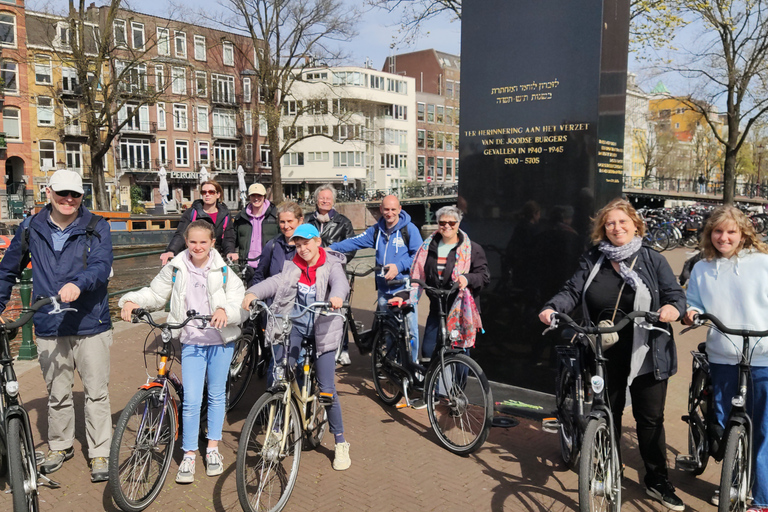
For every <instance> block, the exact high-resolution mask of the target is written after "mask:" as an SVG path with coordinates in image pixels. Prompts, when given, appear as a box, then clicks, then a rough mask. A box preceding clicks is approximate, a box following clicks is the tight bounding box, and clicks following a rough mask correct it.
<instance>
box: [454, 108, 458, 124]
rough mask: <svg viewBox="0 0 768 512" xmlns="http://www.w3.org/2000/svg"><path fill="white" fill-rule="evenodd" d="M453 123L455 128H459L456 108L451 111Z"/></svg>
mask: <svg viewBox="0 0 768 512" xmlns="http://www.w3.org/2000/svg"><path fill="white" fill-rule="evenodd" d="M453 122H454V124H455V125H456V126H459V109H458V107H457V108H455V109H454V110H453Z"/></svg>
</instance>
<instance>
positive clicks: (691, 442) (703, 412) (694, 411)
mask: <svg viewBox="0 0 768 512" xmlns="http://www.w3.org/2000/svg"><path fill="white" fill-rule="evenodd" d="M706 387H707V374H706V372H705V371H704V370H702V369H701V368H697V369H696V370H695V371H694V372H693V376H692V377H691V385H690V387H689V388H688V416H689V419H688V453H689V454H690V455H691V456H693V458H694V460H697V461H698V462H699V464H698V466H697V467H696V468H695V469H694V470H693V471H692V472H691V473H692V474H693V475H695V476H699V475H700V474H702V473H703V472H704V470H705V469H707V463H708V462H709V437H708V436H707V429H706V424H707V418H708V416H709V403H708V400H707V398H705V397H704V396H703V394H704V389H705V388H706ZM697 401H698V402H699V406H698V407H695V408H694V405H695V404H696V402H697ZM694 415H696V420H695V421H694V420H693V419H692V418H693V416H694Z"/></svg>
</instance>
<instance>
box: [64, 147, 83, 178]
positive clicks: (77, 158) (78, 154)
mask: <svg viewBox="0 0 768 512" xmlns="http://www.w3.org/2000/svg"><path fill="white" fill-rule="evenodd" d="M65 149H66V153H67V169H69V170H70V171H75V172H78V173H80V174H82V173H83V155H82V151H81V146H80V144H78V143H77V142H67V144H66V145H65Z"/></svg>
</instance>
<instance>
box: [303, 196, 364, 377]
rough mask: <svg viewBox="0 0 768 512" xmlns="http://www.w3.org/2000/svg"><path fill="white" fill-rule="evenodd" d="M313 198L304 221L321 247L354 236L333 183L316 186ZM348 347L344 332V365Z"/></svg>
mask: <svg viewBox="0 0 768 512" xmlns="http://www.w3.org/2000/svg"><path fill="white" fill-rule="evenodd" d="M314 198H315V211H314V212H311V213H307V214H306V215H304V223H305V224H311V225H313V226H314V227H315V228H317V231H318V232H319V233H320V239H321V240H322V245H323V247H328V246H329V245H331V244H332V243H334V242H341V241H342V240H346V239H347V238H352V237H353V236H355V230H354V229H353V228H352V221H351V220H349V218H347V217H346V216H344V215H342V214H341V213H339V212H338V211H336V209H335V208H334V205H335V204H336V189H335V188H333V185H331V184H330V183H326V184H325V185H320V186H319V187H317V189H316V190H315V193H314ZM356 252H357V251H352V252H350V253H348V254H347V255H346V256H347V263H349V261H350V260H351V259H352V258H354V256H355V253H356ZM348 347H349V335H348V334H346V333H345V335H344V346H343V347H342V352H341V356H340V357H339V363H341V364H342V365H344V366H347V365H349V364H351V363H352V361H351V360H350V358H349V350H348Z"/></svg>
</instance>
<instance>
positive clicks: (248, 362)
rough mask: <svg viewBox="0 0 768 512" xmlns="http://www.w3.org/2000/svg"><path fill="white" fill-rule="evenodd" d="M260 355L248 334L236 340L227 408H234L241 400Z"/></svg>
mask: <svg viewBox="0 0 768 512" xmlns="http://www.w3.org/2000/svg"><path fill="white" fill-rule="evenodd" d="M257 357H258V355H257V354H256V352H255V350H254V346H253V343H252V341H251V340H250V339H248V338H247V337H246V336H240V337H239V338H237V341H235V351H234V352H233V353H232V362H231V363H230V364H229V377H228V379H227V386H228V388H229V389H228V393H227V396H228V398H229V400H228V401H227V410H228V411H229V410H232V409H234V408H235V406H236V405H237V404H238V402H240V400H241V399H242V398H243V396H244V395H245V390H246V389H248V384H249V383H250V382H251V376H252V375H253V369H254V368H255V367H256V359H257Z"/></svg>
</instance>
